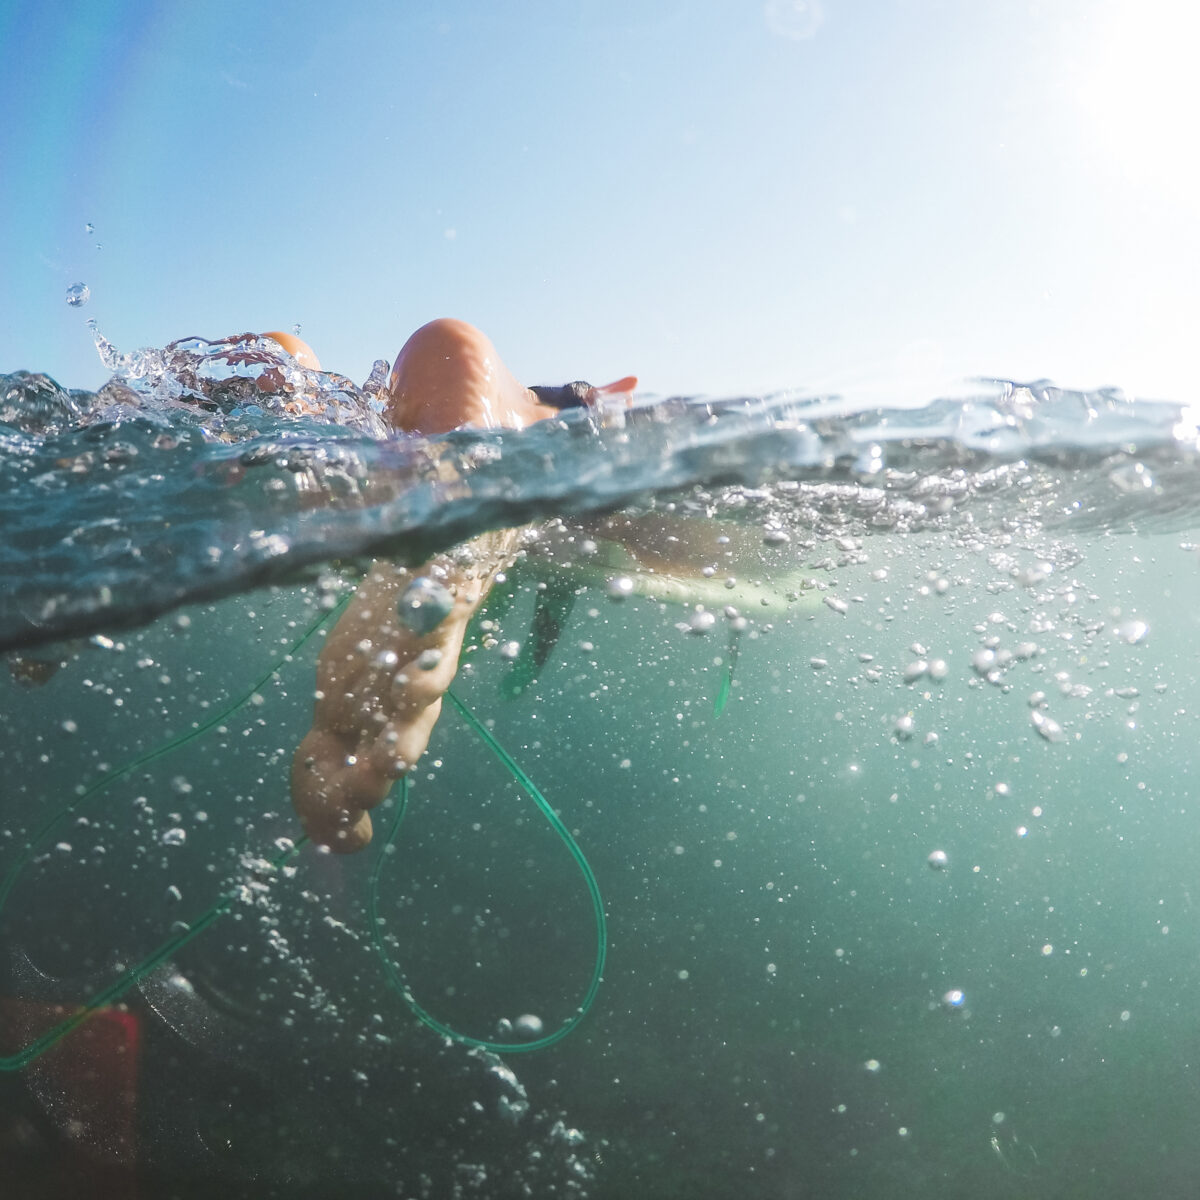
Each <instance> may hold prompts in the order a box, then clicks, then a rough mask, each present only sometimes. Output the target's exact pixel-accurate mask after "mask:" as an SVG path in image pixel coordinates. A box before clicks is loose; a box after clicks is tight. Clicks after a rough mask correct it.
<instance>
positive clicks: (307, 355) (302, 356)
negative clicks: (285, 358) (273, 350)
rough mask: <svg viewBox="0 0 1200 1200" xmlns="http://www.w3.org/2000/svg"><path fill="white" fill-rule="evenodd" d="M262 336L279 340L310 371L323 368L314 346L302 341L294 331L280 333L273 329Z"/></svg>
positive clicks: (274, 340)
mask: <svg viewBox="0 0 1200 1200" xmlns="http://www.w3.org/2000/svg"><path fill="white" fill-rule="evenodd" d="M261 336H262V337H269V338H270V339H271V340H272V341H273V342H278V343H279V344H280V345H281V346H282V347H283V348H284V349H285V350H286V351H287V352H288V353H289V354H290V355H291V356H292V357H293V358H294V359H295V360H296V361H297V362H298V363H299V364H300V365H301V366H302V367H307V368H308V369H309V370H310V371H319V370H320V369H321V360H320V359H319V358H318V357H317V356H316V353H315V351H314V350H313V348H312V347H311V346H310V345H309V344H308V343H307V342H304V341H301V340H300V339H299V338H298V337H297V336H296V335H295V334H294V333H280V332H279V331H278V330H274V329H273V330H271V331H270V332H269V333H264V334H262V335H261Z"/></svg>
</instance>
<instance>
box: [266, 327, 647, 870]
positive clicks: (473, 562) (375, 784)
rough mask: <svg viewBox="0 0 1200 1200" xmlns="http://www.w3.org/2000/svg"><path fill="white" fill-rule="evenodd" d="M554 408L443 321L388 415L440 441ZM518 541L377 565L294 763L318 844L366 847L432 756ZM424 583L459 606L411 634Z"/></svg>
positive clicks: (300, 810) (410, 362) (356, 603)
mask: <svg viewBox="0 0 1200 1200" xmlns="http://www.w3.org/2000/svg"><path fill="white" fill-rule="evenodd" d="M268 336H271V337H275V338H277V339H278V338H279V335H277V334H271V335H268ZM280 340H281V339H280ZM297 340H298V339H297ZM281 344H283V343H282V340H281ZM301 345H302V346H303V343H301ZM285 348H286V349H288V350H289V352H290V353H293V354H295V351H294V350H293V349H292V347H290V346H285ZM304 350H305V351H307V352H308V353H309V354H311V353H312V352H311V350H309V349H308V347H304ZM313 359H314V361H315V355H313ZM636 383H637V381H636V380H635V379H633V378H626V379H622V380H621V381H619V383H616V384H611V385H608V387H606V388H601V389H589V391H590V392H591V393H592V395H591V396H590V397H589V396H588V395H587V394H586V393H580V398H581V399H582V401H583V402H585V403H586V402H588V400H589V399H590V398H594V396H595V395H598V394H599V393H601V392H610V393H616V394H621V393H627V392H631V391H632V390H633V388H634V387H635V386H636ZM572 386H576V385H572ZM579 386H581V387H582V386H585V385H579ZM539 390H541V389H539ZM546 391H550V389H546ZM559 407H560V406H559V405H557V404H553V403H546V402H544V401H543V399H542V397H541V396H539V394H538V393H537V392H535V391H533V390H532V389H530V388H526V387H524V386H523V385H522V384H520V383H518V381H517V380H516V378H515V377H514V376H513V374H512V372H511V371H509V369H508V368H507V367H506V366H505V365H504V363H503V361H502V360H501V359H500V356H499V355H498V354H497V353H496V349H495V347H494V346H493V345H492V343H491V341H490V340H489V339H488V338H487V337H486V336H485V335H484V334H482V333H481V332H480V331H479V330H478V329H475V328H474V327H473V326H471V325H468V324H467V323H465V322H463V321H455V320H438V321H433V322H431V323H430V324H428V325H424V326H422V327H421V328H420V329H418V330H417V331H416V333H414V334H413V335H412V337H410V338H409V339H408V341H407V342H406V343H405V345H404V348H403V349H402V350H401V351H400V353H399V355H398V356H397V358H396V363H395V366H394V367H393V368H392V372H391V376H390V378H389V380H388V400H387V406H386V415H387V418H388V421H389V423H390V424H391V426H392V427H393V428H394V429H396V430H399V431H401V432H404V433H413V434H422V435H434V434H439V433H446V432H448V431H450V430H452V429H457V428H461V427H463V426H470V427H475V428H484V429H490V428H505V429H523V428H525V427H526V426H528V425H531V424H533V423H534V422H536V421H541V420H544V419H546V418H547V417H552V416H555V415H556V414H557V413H558V412H559ZM516 543H517V537H516V532H515V531H513V530H502V531H499V532H496V533H490V534H485V535H483V536H482V537H480V538H477V539H475V540H474V541H472V542H470V543H468V544H467V545H466V546H463V547H460V548H459V549H458V550H456V551H454V552H452V553H450V554H447V555H442V556H439V557H438V558H436V559H434V560H433V561H432V562H430V563H427V564H425V565H424V566H423V567H420V568H418V569H416V570H407V569H405V568H402V567H396V566H393V565H392V564H390V563H386V562H376V563H374V564H373V565H372V567H371V569H370V571H369V572H368V573H367V576H366V578H365V579H364V580H363V582H362V584H361V585H360V586H359V589H358V592H357V593H356V595H355V596H354V599H353V600H352V601H351V602H350V604H349V605H348V607H347V608H346V610H345V612H344V613H343V614H342V615H341V617H340V619H339V620H338V622H337V625H336V626H335V627H334V629H333V631H332V632H331V633H330V635H329V638H328V640H327V642H326V644H325V647H324V649H323V650H322V651H321V655H320V658H319V659H318V663H317V693H316V697H317V698H316V706H315V709H314V713H313V724H312V728H311V729H310V730H309V732H308V733H307V734H306V735H305V737H304V739H303V740H302V741H301V743H300V745H299V747H298V748H297V750H296V753H295V755H294V757H293V760H292V772H291V789H292V802H293V804H294V805H295V808H296V812H297V814H298V815H299V817H300V820H301V822H302V823H303V825H304V829H305V832H306V833H307V834H308V835H309V837H311V838H312V839H313V841H315V842H317V843H319V844H321V845H325V846H328V847H330V848H331V849H333V850H335V851H337V852H339V853H349V852H352V851H355V850H360V849H362V847H363V846H365V845H366V844H367V843H368V842H369V841H370V840H371V818H370V815H369V810H370V809H372V808H374V807H375V806H376V805H378V804H379V803H380V802H381V801H382V800H383V799H384V798H385V797H386V796H387V794H388V792H389V791H390V790H391V787H392V784H393V783H394V782H395V780H396V779H397V778H399V777H400V776H401V775H403V774H404V773H405V772H406V771H408V770H409V769H410V768H411V767H412V766H413V764H414V763H415V762H416V761H417V759H418V758H420V756H421V755H422V754H423V753H424V752H425V748H426V746H427V745H428V744H429V738H430V735H431V734H432V732H433V728H434V725H435V724H436V723H437V719H438V716H439V714H440V713H441V705H442V697H443V696H444V695H445V692H446V689H447V688H448V687H449V686H450V683H451V681H452V680H453V678H454V675H455V673H456V671H457V670H458V658H459V654H460V652H461V650H462V643H463V638H464V636H465V634H466V630H467V626H468V624H469V623H470V621H471V618H472V616H473V615H474V614H475V612H476V610H477V609H478V608H479V606H480V604H481V603H482V602H483V600H484V598H485V597H486V596H487V593H488V591H489V589H490V588H491V586H492V583H493V581H494V579H495V576H496V573H497V572H498V571H500V570H502V569H503V568H504V567H505V566H506V565H507V564H508V563H509V562H510V561H511V558H512V555H513V553H514V551H515V549H516ZM419 577H428V578H430V579H433V580H435V581H436V582H437V583H438V584H440V585H441V587H443V588H445V589H446V592H447V593H448V594H449V597H450V598H451V599H452V603H451V604H450V605H449V611H448V613H447V614H446V615H445V616H444V617H443V618H442V619H441V621H440V622H438V623H437V624H436V625H435V626H434V627H433V628H432V629H428V630H421V629H417V628H410V627H409V625H406V624H405V623H404V621H402V620H401V618H400V616H399V615H398V611H397V606H398V604H399V601H400V599H401V596H402V594H403V593H404V590H405V588H406V587H407V586H408V585H409V584H410V583H411V582H412V581H413V580H414V579H416V578H419Z"/></svg>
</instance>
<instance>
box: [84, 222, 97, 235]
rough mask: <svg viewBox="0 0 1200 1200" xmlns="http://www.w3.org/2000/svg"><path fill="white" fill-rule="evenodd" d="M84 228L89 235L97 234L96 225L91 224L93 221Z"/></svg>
mask: <svg viewBox="0 0 1200 1200" xmlns="http://www.w3.org/2000/svg"><path fill="white" fill-rule="evenodd" d="M83 228H84V230H85V232H87V233H95V232H96V227H95V225H93V224H92V223H91V221H88V222H87V224H86V225H84V227H83Z"/></svg>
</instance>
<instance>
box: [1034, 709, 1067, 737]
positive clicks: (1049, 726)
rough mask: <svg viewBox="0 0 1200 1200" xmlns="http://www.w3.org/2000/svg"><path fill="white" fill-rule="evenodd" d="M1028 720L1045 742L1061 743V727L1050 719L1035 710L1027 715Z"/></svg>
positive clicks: (1038, 710)
mask: <svg viewBox="0 0 1200 1200" xmlns="http://www.w3.org/2000/svg"><path fill="white" fill-rule="evenodd" d="M1029 720H1030V722H1031V724H1032V725H1033V727H1034V729H1036V730H1037V732H1038V734H1039V735H1040V736H1041V737H1043V738H1045V739H1046V741H1048V742H1061V741H1062V740H1063V736H1064V735H1063V730H1062V726H1061V725H1060V724H1059V723H1058V722H1057V721H1055V720H1054V719H1053V718H1052V717H1048V716H1046V714H1045V713H1044V712H1042V711H1041V710H1040V709H1036V708H1035V709H1034V710H1033V712H1031V713H1030V714H1029Z"/></svg>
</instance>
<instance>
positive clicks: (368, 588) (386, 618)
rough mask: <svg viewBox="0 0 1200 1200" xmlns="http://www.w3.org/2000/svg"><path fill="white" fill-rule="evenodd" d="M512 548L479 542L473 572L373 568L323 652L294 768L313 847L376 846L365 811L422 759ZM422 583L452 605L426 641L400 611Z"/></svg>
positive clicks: (441, 564) (496, 541) (506, 538)
mask: <svg viewBox="0 0 1200 1200" xmlns="http://www.w3.org/2000/svg"><path fill="white" fill-rule="evenodd" d="M513 541H514V539H513V537H512V535H506V534H492V535H488V536H486V537H484V538H480V539H478V540H477V541H476V542H474V543H472V546H471V547H470V549H471V551H472V555H471V557H472V558H473V561H472V562H470V564H469V565H463V562H462V559H461V556H455V557H453V558H451V557H449V556H447V557H442V558H438V559H435V560H434V561H433V562H431V563H427V564H426V565H425V566H424V567H421V568H418V569H416V570H405V569H403V568H399V567H395V566H392V565H391V564H389V563H381V562H377V563H375V564H373V566H372V567H371V570H370V572H369V573H368V575H367V577H366V579H364V580H363V582H362V584H360V585H359V589H358V592H357V594H356V595H355V597H354V599H353V600H352V601H351V602H350V605H349V606H348V607H347V609H346V611H345V612H344V613H343V614H342V616H341V618H340V619H339V621H338V623H337V625H336V626H334V628H333V631H332V632H331V633H330V635H329V639H328V641H327V642H326V644H325V647H324V649H323V650H322V651H321V654H320V657H319V659H318V661H317V700H316V706H315V709H314V713H313V724H312V728H311V729H310V730H309V732H308V733H307V734H306V735H305V737H304V740H303V741H302V742H301V743H300V746H299V747H298V748H297V750H296V753H295V756H294V757H293V759H292V802H293V804H294V805H295V807H296V811H297V813H298V814H299V816H300V819H301V821H302V823H303V825H304V828H305V832H307V833H308V835H309V837H311V838H312V839H313V841H315V842H318V843H320V844H322V845H327V846H329V847H330V848H331V849H333V850H335V851H338V852H342V853H349V852H351V851H354V850H360V849H362V847H363V846H365V845H366V844H367V843H368V842H369V841H370V840H371V818H370V816H369V815H368V812H367V810H368V809H370V808H374V807H375V806H376V805H377V804H379V803H380V801H382V800H383V799H384V798H385V797H386V796H387V794H388V792H389V791H390V790H391V788H392V785H393V784H394V782H395V781H396V779H397V778H399V777H400V776H401V775H403V774H404V773H405V772H406V771H408V770H410V769H411V768H412V766H413V765H414V764H415V763H416V761H417V760H418V759H419V758H420V757H421V755H422V754H423V753H424V752H425V748H426V746H428V744H429V738H430V736H431V735H432V733H433V727H434V725H435V724H436V723H437V719H438V716H439V714H440V713H441V707H442V696H443V695H444V694H445V692H446V689H447V688H448V687H449V686H450V683H451V682H452V680H453V679H454V676H455V673H456V672H457V670H458V659H459V654H460V652H461V650H462V644H463V638H464V636H465V635H466V631H467V626H468V624H469V623H470V620H471V618H472V616H474V614H475V611H476V610H477V609H478V607H479V605H480V604H481V603H482V602H483V600H484V598H485V597H486V595H487V592H488V590H489V588H490V587H491V584H492V580H493V577H494V575H495V572H496V571H498V570H500V569H501V568H502V567H503V566H504V565H505V564H506V563H507V562H508V560H509V558H510V556H511V546H512V544H513ZM419 575H433V576H434V577H435V578H439V579H440V582H441V583H442V584H443V585H444V586H445V587H447V588H448V589H449V590H450V592H451V593H452V594H453V596H454V607H453V609H452V610H451V612H450V613H449V615H448V616H447V617H446V618H445V619H444V620H443V621H442V622H441V623H440V624H439V625H438V626H437V627H436V628H435V629H433V630H432V631H431V632H430V633H427V634H424V635H421V634H417V633H415V632H414V631H413V630H411V629H409V628H408V627H407V626H405V625H404V624H403V623H402V622H401V621H400V620H399V618H398V617H397V612H396V606H397V602H398V601H399V599H400V597H401V594H402V593H403V592H404V589H405V588H406V587H407V586H408V585H409V583H411V582H412V580H413V579H415V578H416V577H417V576H419ZM433 660H436V661H433Z"/></svg>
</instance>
